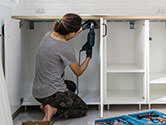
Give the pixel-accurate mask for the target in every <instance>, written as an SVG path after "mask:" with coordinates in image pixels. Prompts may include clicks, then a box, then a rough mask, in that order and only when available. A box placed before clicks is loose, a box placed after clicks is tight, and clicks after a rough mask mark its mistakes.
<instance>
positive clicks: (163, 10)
mask: <svg viewBox="0 0 166 125" xmlns="http://www.w3.org/2000/svg"><path fill="white" fill-rule="evenodd" d="M156 13H166V8H157V9H156Z"/></svg>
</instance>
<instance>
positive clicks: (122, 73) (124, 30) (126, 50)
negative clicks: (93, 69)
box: [104, 20, 148, 104]
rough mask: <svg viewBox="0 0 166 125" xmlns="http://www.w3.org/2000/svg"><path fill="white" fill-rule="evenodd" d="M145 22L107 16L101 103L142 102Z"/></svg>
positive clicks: (143, 90) (143, 91)
mask: <svg viewBox="0 0 166 125" xmlns="http://www.w3.org/2000/svg"><path fill="white" fill-rule="evenodd" d="M147 25H148V23H146V21H145V20H141V21H132V20H131V21H120V20H119V21H113V20H107V29H108V30H107V40H106V45H105V49H104V51H105V52H104V53H105V59H104V60H105V65H106V66H105V77H106V80H105V83H104V84H105V90H104V95H105V98H104V99H105V100H104V102H105V104H145V103H146V73H145V71H146V59H145V58H146V46H145V43H146V40H147V38H148V37H147V36H146V29H147V28H148V26H147ZM133 26H134V27H133Z"/></svg>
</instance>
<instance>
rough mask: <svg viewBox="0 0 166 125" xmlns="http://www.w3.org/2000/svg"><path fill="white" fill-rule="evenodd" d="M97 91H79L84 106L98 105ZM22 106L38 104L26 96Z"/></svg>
mask: <svg viewBox="0 0 166 125" xmlns="http://www.w3.org/2000/svg"><path fill="white" fill-rule="evenodd" d="M99 93H100V92H99V90H89V91H88V90H85V91H83V90H82V91H80V94H79V96H80V97H81V99H83V100H84V101H85V103H86V104H88V105H95V104H100V95H99ZM22 105H23V106H27V105H40V103H39V102H37V101H36V100H35V98H34V97H33V96H32V95H28V96H27V97H26V98H25V99H24V102H23V103H22Z"/></svg>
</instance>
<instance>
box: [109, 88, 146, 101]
mask: <svg viewBox="0 0 166 125" xmlns="http://www.w3.org/2000/svg"><path fill="white" fill-rule="evenodd" d="M107 93H108V94H107V99H106V102H107V103H109V104H140V103H142V104H143V103H145V102H144V100H143V97H140V96H139V95H138V94H137V93H136V92H135V90H109V91H108V92H107Z"/></svg>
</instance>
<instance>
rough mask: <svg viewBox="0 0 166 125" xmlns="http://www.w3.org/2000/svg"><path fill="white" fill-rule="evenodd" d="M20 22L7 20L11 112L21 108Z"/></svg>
mask: <svg viewBox="0 0 166 125" xmlns="http://www.w3.org/2000/svg"><path fill="white" fill-rule="evenodd" d="M19 22H20V21H18V20H13V19H6V20H5V79H6V85H7V91H8V95H9V101H10V106H11V111H12V113H14V112H15V111H16V110H17V109H18V108H19V106H20V98H21V96H22V95H21V78H22V73H21V69H22V68H21V67H22V65H21V29H20V27H19Z"/></svg>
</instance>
